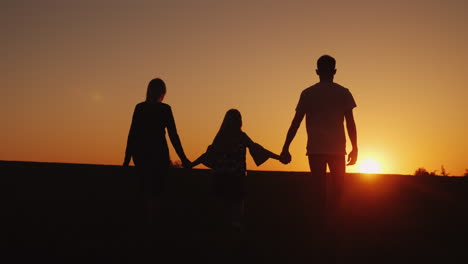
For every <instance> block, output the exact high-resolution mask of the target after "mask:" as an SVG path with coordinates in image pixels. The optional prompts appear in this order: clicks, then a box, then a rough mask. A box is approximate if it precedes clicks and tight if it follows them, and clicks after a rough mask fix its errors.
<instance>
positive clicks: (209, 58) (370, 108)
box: [0, 0, 468, 176]
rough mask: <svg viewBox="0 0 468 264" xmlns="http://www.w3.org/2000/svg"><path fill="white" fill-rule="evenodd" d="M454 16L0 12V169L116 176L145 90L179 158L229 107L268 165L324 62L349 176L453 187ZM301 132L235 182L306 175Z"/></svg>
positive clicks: (428, 0) (374, 11)
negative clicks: (413, 177) (429, 178)
mask: <svg viewBox="0 0 468 264" xmlns="http://www.w3.org/2000/svg"><path fill="white" fill-rule="evenodd" d="M330 14H333V19H331V18H330ZM466 14H468V5H467V4H466V3H465V2H464V1H460V0H446V1H444V2H443V4H441V2H440V1H434V0H425V1H419V0H404V1H403V0H394V1H370V0H364V1H344V0H337V1H318V2H317V1H293V2H290V1H258V0H252V1H247V2H243V1H223V0H217V1H214V0H207V1H193V0H181V1H159V0H155V1H140V0H136V1H124V0H114V1H52V0H41V1H35V0H25V1H6V3H5V4H4V5H2V8H1V10H0V17H2V23H1V25H2V26H0V32H1V34H0V36H1V38H2V43H3V46H2V51H3V52H2V54H3V56H2V60H1V61H0V68H1V69H2V76H1V78H0V87H2V96H0V122H1V123H2V128H3V129H2V131H1V132H0V146H1V147H0V160H18V161H39V162H66V163H88V164H108V165H119V164H122V162H123V158H124V151H125V145H126V140H127V136H128V131H129V127H130V122H131V119H132V113H133V110H134V107H135V105H136V104H137V103H139V102H141V101H143V100H144V98H145V95H146V88H147V84H148V82H149V80H151V79H152V78H156V77H158V78H161V79H163V80H164V81H165V82H166V85H167V94H166V97H165V98H164V103H167V104H169V105H170V106H171V107H172V111H173V114H174V118H175V121H176V125H177V130H178V133H179V136H180V139H181V142H182V145H183V147H184V151H185V153H186V154H187V157H188V158H189V159H190V160H193V159H195V158H197V157H198V156H199V155H200V154H201V153H203V152H204V151H205V150H206V148H207V146H208V145H209V144H210V143H211V142H212V140H213V138H214V136H215V135H216V133H217V131H218V129H219V127H220V125H221V122H222V118H223V116H224V114H225V112H226V111H227V110H228V109H230V108H236V109H238V110H239V111H240V112H241V114H242V120H243V127H242V128H243V130H244V131H245V132H246V133H247V134H248V135H249V137H250V138H251V139H252V140H254V141H255V142H257V143H259V144H260V145H262V146H264V147H265V148H266V149H268V150H271V151H272V152H274V153H276V154H279V153H280V152H281V149H282V146H283V143H284V141H285V137H286V133H287V129H288V128H289V126H290V124H291V121H292V118H293V116H294V113H295V109H296V106H297V103H298V100H299V97H300V95H301V92H302V91H303V90H304V89H305V88H307V87H309V86H311V85H313V84H315V83H316V82H318V81H319V79H318V76H317V75H316V72H315V69H316V60H317V59H318V58H319V56H321V55H323V54H329V55H331V56H333V57H334V58H336V60H337V64H336V69H337V73H336V75H335V79H334V81H335V82H336V83H338V84H340V85H342V86H344V87H346V88H348V89H349V90H350V91H351V92H352V94H353V97H354V99H355V101H356V104H357V107H356V108H355V109H354V110H353V112H354V118H355V120H356V126H357V137H358V145H359V158H358V163H357V165H354V166H348V167H347V171H349V172H358V171H359V172H365V173H395V174H411V173H413V172H414V171H415V170H416V169H417V168H418V167H424V168H426V169H427V170H428V171H433V170H438V169H440V166H441V164H443V165H444V167H445V168H446V170H447V173H450V175H454V176H455V175H457V176H461V175H463V174H464V173H465V170H466V169H468V163H467V162H466V161H467V160H466V156H467V155H466V150H467V149H468V140H466V135H468V115H467V114H466V109H465V105H466V101H467V98H468V89H466V87H468V75H467V74H465V71H466V69H468V49H466V47H467V46H468V30H466V28H467V22H466V21H467V20H466ZM304 123H305V122H303V123H302V124H301V127H300V128H299V130H298V132H297V135H296V137H295V139H294V141H293V142H292V144H291V146H290V152H291V155H292V162H291V163H289V164H287V165H283V164H281V163H280V162H278V161H276V160H269V161H267V162H265V163H264V164H262V165H261V166H258V167H257V166H256V165H255V163H254V162H253V160H252V158H251V157H249V155H247V167H248V169H250V170H271V171H308V170H309V165H308V159H307V156H306V145H307V134H306V129H305V124H304ZM347 144H348V145H347V149H346V151H348V152H349V151H350V150H351V146H350V141H349V138H347ZM169 150H170V152H171V153H170V155H171V158H173V159H177V155H176V153H175V151H174V148H173V147H172V145H170V144H169ZM374 153H375V155H374ZM371 157H375V159H373V161H372V159H371V160H366V158H371Z"/></svg>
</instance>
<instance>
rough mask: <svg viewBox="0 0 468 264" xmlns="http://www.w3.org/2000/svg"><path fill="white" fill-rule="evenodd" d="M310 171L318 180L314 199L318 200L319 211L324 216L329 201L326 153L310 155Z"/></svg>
mask: <svg viewBox="0 0 468 264" xmlns="http://www.w3.org/2000/svg"><path fill="white" fill-rule="evenodd" d="M308 157H309V166H310V173H311V176H312V178H313V180H314V181H315V182H316V186H315V187H316V188H313V190H314V193H313V197H314V198H315V199H314V200H315V201H316V202H317V213H318V214H319V216H320V217H324V216H325V215H324V214H325V210H326V201H327V160H326V156H325V155H320V154H315V155H309V156H308Z"/></svg>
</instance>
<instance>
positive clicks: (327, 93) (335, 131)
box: [296, 82, 356, 155]
mask: <svg viewBox="0 0 468 264" xmlns="http://www.w3.org/2000/svg"><path fill="white" fill-rule="evenodd" d="M354 107H356V103H355V101H354V98H353V96H352V95H351V93H350V92H349V90H348V89H347V88H345V87H343V86H341V85H339V84H337V83H333V82H319V83H316V84H314V85H312V86H311V87H309V88H307V89H305V90H304V91H302V93H301V97H300V99H299V103H298V104H297V107H296V111H297V112H299V111H301V112H304V113H305V115H306V128H307V155H310V154H340V155H341V154H342V155H346V136H345V131H344V115H345V112H347V111H349V110H352V109H353V108H354Z"/></svg>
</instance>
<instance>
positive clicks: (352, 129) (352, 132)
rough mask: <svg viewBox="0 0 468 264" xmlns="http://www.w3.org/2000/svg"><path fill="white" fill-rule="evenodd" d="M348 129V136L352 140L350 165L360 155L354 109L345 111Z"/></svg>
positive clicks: (349, 157) (349, 156)
mask: <svg viewBox="0 0 468 264" xmlns="http://www.w3.org/2000/svg"><path fill="white" fill-rule="evenodd" d="M345 119H346V129H347V130H348V136H349V139H350V140H351V145H352V147H353V148H352V150H351V152H350V153H349V155H348V166H349V165H354V164H356V161H357V157H358V146H357V132H356V123H355V122H354V115H353V110H352V109H351V110H349V111H347V112H346V113H345Z"/></svg>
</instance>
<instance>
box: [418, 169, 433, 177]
mask: <svg viewBox="0 0 468 264" xmlns="http://www.w3.org/2000/svg"><path fill="white" fill-rule="evenodd" d="M436 171H437V170H435V171H432V172H428V171H427V170H426V169H425V168H418V169H417V170H416V171H415V172H414V176H437V174H436Z"/></svg>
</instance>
